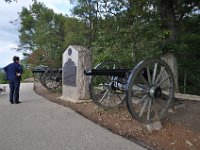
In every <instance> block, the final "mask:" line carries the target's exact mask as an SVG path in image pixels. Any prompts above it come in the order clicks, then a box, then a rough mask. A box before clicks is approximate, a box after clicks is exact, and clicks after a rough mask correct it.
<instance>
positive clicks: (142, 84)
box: [127, 59, 175, 124]
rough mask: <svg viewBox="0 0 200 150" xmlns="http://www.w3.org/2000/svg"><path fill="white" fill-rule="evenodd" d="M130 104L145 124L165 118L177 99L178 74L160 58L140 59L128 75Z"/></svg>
mask: <svg viewBox="0 0 200 150" xmlns="http://www.w3.org/2000/svg"><path fill="white" fill-rule="evenodd" d="M127 82H128V86H127V107H128V110H129V113H130V114H131V116H132V117H133V118H135V119H136V120H138V121H139V122H141V123H144V124H151V123H154V122H156V121H159V120H160V119H162V118H163V117H164V116H165V114H166V113H167V112H168V109H169V107H170V105H171V104H172V103H173V100H174V89H175V85H174V77H173V74H172V71H171V69H170V67H169V66H168V65H167V63H165V62H164V61H162V60H160V59H148V60H144V61H142V62H140V63H139V64H138V65H137V66H135V67H134V69H133V70H132V72H131V74H130V76H129V78H128V81H127Z"/></svg>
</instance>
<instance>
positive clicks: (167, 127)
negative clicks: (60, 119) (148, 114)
mask: <svg viewBox="0 0 200 150" xmlns="http://www.w3.org/2000/svg"><path fill="white" fill-rule="evenodd" d="M35 91H36V92H37V93H38V94H39V95H42V96H43V97H45V98H46V99H48V100H50V101H52V102H55V103H57V104H60V105H63V106H65V107H69V108H71V109H73V110H75V111H76V112H78V113H79V114H81V115H82V116H84V117H86V118H88V119H89V120H91V121H93V122H95V123H97V124H99V125H101V126H103V127H104V128H106V129H108V130H110V131H112V132H114V133H116V134H118V135H121V136H123V137H125V138H127V139H129V140H131V141H134V142H136V143H138V144H140V145H142V146H144V147H145V148H147V149H154V150H199V149H200V109H199V108H200V102H195V101H187V100H186V101H184V102H185V107H184V108H180V109H178V110H176V111H175V112H173V113H168V115H167V116H166V117H165V118H164V119H163V120H162V125H163V128H162V129H161V130H159V131H152V132H149V131H148V130H147V129H146V127H145V126H143V125H142V124H140V123H139V122H137V121H136V120H135V119H133V118H132V117H131V116H130V115H129V113H128V110H127V108H126V106H125V105H121V106H120V107H119V108H116V109H114V110H108V111H105V110H102V109H100V108H98V107H97V106H96V105H95V104H94V103H93V102H85V103H70V102H66V101H62V100H59V99H57V97H59V96H61V94H59V93H52V92H49V91H47V90H46V89H45V88H44V87H43V86H42V85H41V84H40V83H35Z"/></svg>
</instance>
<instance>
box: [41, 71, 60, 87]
mask: <svg viewBox="0 0 200 150" xmlns="http://www.w3.org/2000/svg"><path fill="white" fill-rule="evenodd" d="M57 78H58V72H56V71H55V70H54V69H50V68H48V69H47V70H46V71H45V72H44V73H43V74H42V75H41V78H40V81H41V84H42V85H43V86H44V87H45V88H47V89H48V90H49V91H55V90H56V89H58V87H60V85H61V81H57Z"/></svg>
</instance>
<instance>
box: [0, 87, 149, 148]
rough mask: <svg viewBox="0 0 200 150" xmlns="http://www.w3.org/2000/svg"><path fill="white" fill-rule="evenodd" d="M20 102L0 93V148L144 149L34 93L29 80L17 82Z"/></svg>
mask: <svg viewBox="0 0 200 150" xmlns="http://www.w3.org/2000/svg"><path fill="white" fill-rule="evenodd" d="M1 86H3V85H0V87H1ZM6 86H7V92H9V89H8V85H6ZM20 101H21V102H22V103H21V104H10V103H9V101H8V93H7V94H3V95H2V94H1V95H0V150H144V149H145V148H143V147H141V146H139V145H137V144H135V143H133V142H131V141H129V140H126V139H124V138H123V137H121V136H118V135H116V134H113V133H111V132H110V131H108V130H106V129H104V128H102V127H101V126H99V125H97V124H95V123H93V122H91V121H90V120H87V119H85V118H84V117H82V116H81V115H79V114H77V113H76V112H74V111H73V110H71V109H69V108H66V107H63V106H61V105H57V104H55V103H52V102H50V101H48V100H46V99H44V98H43V97H41V96H39V95H37V94H36V93H35V92H34V91H33V84H32V83H23V84H21V90H20Z"/></svg>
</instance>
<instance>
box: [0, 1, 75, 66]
mask: <svg viewBox="0 0 200 150" xmlns="http://www.w3.org/2000/svg"><path fill="white" fill-rule="evenodd" d="M2 1H3V2H2ZM69 1H70V0H38V2H42V3H44V4H45V6H47V7H48V8H51V9H53V10H54V12H56V13H62V14H63V15H65V14H68V15H70V9H71V7H72V6H71V5H70V3H69ZM31 4H32V0H17V3H16V2H13V3H10V4H8V3H5V2H4V0H1V5H0V68H2V67H4V66H6V65H7V64H9V63H11V62H12V58H13V56H15V55H17V56H19V57H20V59H22V58H23V56H22V53H19V52H16V50H13V49H14V48H16V47H17V45H18V43H19V42H18V31H17V27H15V26H14V25H12V24H11V23H9V22H10V21H13V20H15V19H17V18H19V16H18V12H21V9H22V7H26V8H29V6H30V5H31Z"/></svg>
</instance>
